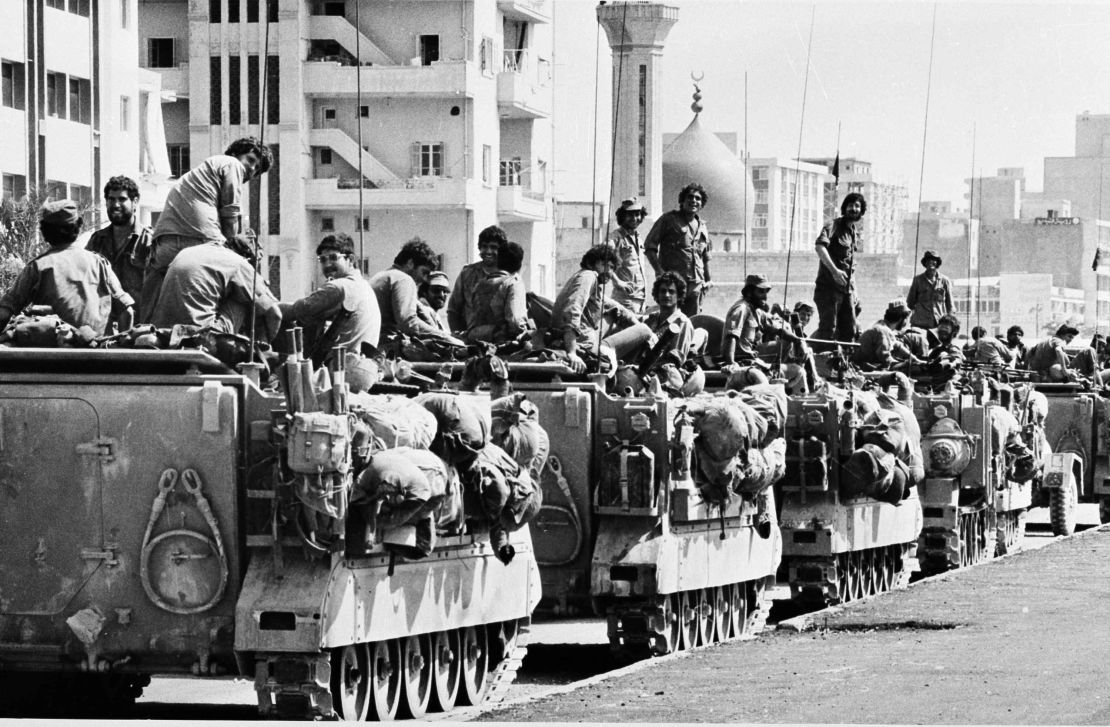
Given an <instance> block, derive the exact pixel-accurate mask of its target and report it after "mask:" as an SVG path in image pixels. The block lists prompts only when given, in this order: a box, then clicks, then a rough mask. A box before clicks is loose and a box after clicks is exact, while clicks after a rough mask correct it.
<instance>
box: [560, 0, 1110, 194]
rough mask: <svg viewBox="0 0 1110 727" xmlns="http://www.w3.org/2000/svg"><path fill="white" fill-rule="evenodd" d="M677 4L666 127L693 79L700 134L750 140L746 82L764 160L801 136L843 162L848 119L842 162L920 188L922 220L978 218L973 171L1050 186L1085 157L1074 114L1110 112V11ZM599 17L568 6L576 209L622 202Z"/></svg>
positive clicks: (806, 145) (567, 188) (823, 1)
mask: <svg viewBox="0 0 1110 727" xmlns="http://www.w3.org/2000/svg"><path fill="white" fill-rule="evenodd" d="M666 4H668V5H675V6H677V7H678V8H679V19H678V22H677V23H676V24H675V26H674V27H673V28H672V30H671V32H670V34H669V35H668V37H667V40H666V43H665V45H664V49H663V58H662V74H663V78H662V86H663V87H662V93H661V94H660V95H659V98H660V99H661V104H662V108H661V117H662V126H663V130H664V131H665V132H680V131H682V130H683V129H684V128H685V127H686V125H687V124H688V123H689V122H690V120H691V119H692V117H693V113H692V112H691V110H690V103H691V100H692V99H691V94H692V92H693V86H692V82H691V78H690V77H691V74H695V75H700V74H704V78H703V80H702V81H701V83H700V86H701V90H702V95H703V98H702V105H703V106H704V111H703V112H702V115H701V122H702V124H703V125H704V126H705V127H706V128H708V129H710V130H712V131H715V132H736V133H737V134H738V135H739V138H740V139H741V140H742V139H743V134H744V128H745V119H744V108H745V104H744V77H745V73H746V74H747V88H748V92H747V108H748V119H747V137H748V148H749V151H750V154H751V156H753V157H780V158H794V157H796V156H798V148H799V136H800V138H801V156H803V157H807V156H832V155H834V154H835V153H836V150H837V125H838V124H840V127H841V132H840V156H841V158H846V157H853V156H854V157H856V158H859V159H863V160H866V161H870V162H871V163H872V174H873V177H874V178H875V179H876V180H877V181H882V182H889V183H895V184H902V185H904V186H905V187H907V189H908V190H909V205H910V207H911V208H913V209H916V207H917V199H918V193H919V188H920V190H921V193H922V199H924V200H947V201H951V202H953V203H954V205H955V206H956V207H964V208H966V206H967V201H966V200H965V199H964V195H965V193H966V191H967V186H966V184H965V182H964V180H965V179H966V178H968V177H970V176H971V175H972V170H973V169H974V170H975V174H976V175H978V174H980V173H982V174H985V175H987V176H991V175H993V174H995V173H996V171H997V169H998V168H999V167H1024V169H1025V177H1026V180H1027V182H1026V189H1027V190H1029V191H1040V190H1041V189H1042V186H1043V185H1042V180H1043V177H1042V175H1043V167H1044V164H1043V159H1044V157H1046V156H1071V155H1072V154H1073V153H1074V145H1075V117H1076V116H1077V115H1078V114H1081V113H1083V112H1086V111H1089V112H1090V113H1092V114H1104V113H1110V94H1108V93H1107V92H1108V91H1110V52H1108V50H1110V49H1108V47H1107V46H1108V42H1107V39H1108V38H1110V4H1108V3H1106V2H1086V3H1076V2H1053V1H1050V0H1038V1H1035V2H1032V1H1026V2H1019V1H1016V0H1009V1H1003V2H986V1H977V2H976V1H968V0H961V1H960V2H938V3H935V4H934V3H932V2H921V1H919V0H885V1H882V2H837V1H833V0H818V1H817V2H815V3H814V2H794V1H792V0H776V1H774V2H766V1H753V2H745V1H743V0H670V2H667V3H666ZM595 8H596V3H595V2H592V1H590V0H555V2H554V10H553V15H554V20H553V22H554V43H555V46H554V78H555V99H554V102H555V111H554V115H553V122H554V124H555V149H554V153H553V156H554V160H553V161H554V164H553V166H554V169H555V174H556V176H555V182H554V183H555V193H556V194H557V195H558V196H559V197H561V198H562V199H566V200H588V199H590V198H591V196H592V193H593V187H594V185H595V184H596V186H597V190H598V192H597V199H599V200H604V199H607V198H608V183H609V178H608V168H609V161H608V160H609V154H610V151H609V148H610V143H609V134H610V131H609V123H608V118H609V115H610V114H611V113H612V111H611V97H610V94H611V85H612V83H611V73H612V70H611V68H612V66H611V59H612V55H611V53H610V51H609V46H608V43H607V41H606V40H605V33H604V31H602V32H601V33H600V35H599V34H598V25H597V20H596V14H595ZM934 8H935V13H936V36H935V41H934V43H933V64H932V74H931V90H929V88H930V73H929V58H930V34H931V29H932V26H933V14H934ZM811 18H812V28H813V30H812V44H810V42H809V37H810V28H811ZM807 56H808V58H809V82H808V88H806V85H807V84H806V65H807ZM599 61H600V69H601V72H600V74H599V76H600V83H595V78H596V77H598V74H597V68H598V63H599ZM595 89H597V91H598V93H597V97H598V103H597V104H596V108H597V109H598V113H597V114H596V117H597V124H596V126H597V153H596V159H597V173H596V175H595V174H594V157H595V155H594V152H593V149H594V140H595V136H594V126H595V123H594V119H595ZM803 91H804V95H805V111H804V118H803V111H802V103H803ZM927 101H928V115H927V116H926V102H927ZM926 118H927V120H928V123H927V125H926ZM923 141H924V150H925V153H924V155H923V154H922V146H923ZM973 141H974V144H973ZM741 145H742V141H741ZM973 159H974V163H973ZM919 178H923V180H924V181H923V184H920V185H919V183H918V181H919ZM595 180H596V181H595Z"/></svg>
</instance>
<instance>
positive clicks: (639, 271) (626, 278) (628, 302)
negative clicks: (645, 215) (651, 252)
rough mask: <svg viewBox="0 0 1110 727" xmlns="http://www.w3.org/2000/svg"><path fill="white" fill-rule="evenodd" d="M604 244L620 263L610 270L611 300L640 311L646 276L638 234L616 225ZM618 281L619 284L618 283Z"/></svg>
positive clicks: (645, 287) (641, 309)
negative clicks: (611, 250) (610, 249)
mask: <svg viewBox="0 0 1110 727" xmlns="http://www.w3.org/2000/svg"><path fill="white" fill-rule="evenodd" d="M606 244H608V245H609V246H610V247H612V248H613V250H615V251H616V253H617V257H618V258H619V259H620V263H619V264H618V265H617V266H616V267H615V268H613V270H612V271H611V273H612V276H613V281H614V282H613V300H615V301H617V302H618V303H620V304H621V305H623V306H624V307H625V308H628V309H629V310H630V311H632V312H633V313H640V312H641V311H643V309H644V302H645V301H646V300H647V278H646V276H645V275H644V252H643V249H642V248H641V246H640V234H639V233H638V232H637V231H636V230H632V231H628V230H626V229H624V228H623V227H617V229H615V230H613V231H612V232H610V233H609V237H608V238H607V239H606ZM618 283H619V285H618Z"/></svg>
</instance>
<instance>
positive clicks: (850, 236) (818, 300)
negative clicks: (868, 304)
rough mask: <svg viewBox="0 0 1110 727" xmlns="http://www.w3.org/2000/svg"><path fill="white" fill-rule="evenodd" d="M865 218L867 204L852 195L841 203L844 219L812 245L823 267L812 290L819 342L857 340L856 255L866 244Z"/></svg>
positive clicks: (832, 224) (826, 230)
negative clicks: (862, 226)
mask: <svg viewBox="0 0 1110 727" xmlns="http://www.w3.org/2000/svg"><path fill="white" fill-rule="evenodd" d="M865 214H867V200H865V199H864V198H863V195H862V194H860V193H859V192H851V193H849V194H848V195H847V196H846V197H844V201H843V202H841V203H840V215H841V216H840V217H837V218H836V219H835V220H833V221H832V222H830V223H829V224H827V225H825V227H824V228H823V229H822V230H821V234H820V235H819V236H818V237H817V241H816V242H815V243H814V244H813V249H814V250H815V251H816V252H817V258H818V260H820V263H821V265H820V267H819V268H818V270H817V282H816V284H815V285H814V289H813V303H814V304H815V305H816V306H817V321H818V322H817V333H816V334H815V335H816V337H817V338H819V339H823V340H826V341H854V340H855V339H856V335H857V326H856V316H857V315H858V314H859V311H858V310H857V308H858V305H859V304H858V303H857V302H856V284H855V280H854V279H853V272H854V260H855V254H856V252H857V251H858V250H859V249H860V247H861V246H862V244H863V239H862V237H863V232H862V230H861V229H860V227H861V225H860V221H861V220H862V219H863V216H864V215H865Z"/></svg>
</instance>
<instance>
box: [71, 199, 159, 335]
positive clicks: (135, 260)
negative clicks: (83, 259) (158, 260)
mask: <svg viewBox="0 0 1110 727" xmlns="http://www.w3.org/2000/svg"><path fill="white" fill-rule="evenodd" d="M152 241H153V238H152V237H151V229H150V228H149V227H147V226H146V225H143V224H141V223H140V222H139V218H138V215H134V216H133V217H132V220H131V232H130V233H128V235H127V239H125V240H124V242H123V244H122V245H119V246H117V245H116V238H115V235H114V228H113V227H112V225H108V226H107V227H102V228H100V229H99V230H97V231H96V232H94V233H93V234H92V237H90V238H89V241H88V243H87V244H86V245H85V249H86V250H88V251H89V252H95V253H97V254H98V255H103V256H104V257H105V258H107V260H108V262H109V263H111V265H112V272H114V273H115V274H116V277H117V278H119V283H120V285H121V286H122V287H123V289H124V290H125V291H127V294H128V295H130V296H131V298H132V300H135V301H138V300H139V298H140V296H141V295H142V290H143V275H144V273H145V272H146V264H147V259H148V258H149V257H150V247H151V243H152ZM135 316H136V318H138V317H141V316H142V312H141V311H140V310H136V311H135Z"/></svg>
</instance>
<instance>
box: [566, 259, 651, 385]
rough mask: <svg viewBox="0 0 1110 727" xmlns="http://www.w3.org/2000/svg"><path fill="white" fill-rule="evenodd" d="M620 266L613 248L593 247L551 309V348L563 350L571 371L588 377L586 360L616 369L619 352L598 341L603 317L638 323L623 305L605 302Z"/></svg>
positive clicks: (607, 343)
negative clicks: (607, 314)
mask: <svg viewBox="0 0 1110 727" xmlns="http://www.w3.org/2000/svg"><path fill="white" fill-rule="evenodd" d="M619 263H620V260H619V259H618V258H617V253H616V252H614V251H613V249H612V248H609V247H604V246H601V245H598V246H595V247H591V248H590V249H589V250H587V251H586V254H585V255H583V256H582V261H581V263H580V266H581V267H580V269H579V270H578V272H576V273H575V274H574V275H572V276H571V277H570V280H568V281H567V282H566V284H565V285H563V289H562V290H561V291H559V295H558V296H557V297H556V298H555V302H554V304H553V305H552V307H551V326H550V328H549V329H548V334H549V336H550V337H551V339H553V340H552V342H551V346H552V347H553V348H556V349H562V350H563V351H565V352H566V356H567V359H568V362H569V365H570V368H571V370H573V371H574V372H575V373H579V374H581V373H585V371H586V358H591V359H592V360H598V359H599V358H600V359H604V360H606V361H608V362H609V365H610V367H613V366H615V365H616V351H614V349H613V348H612V347H611V345H610V344H611V343H612V341H611V340H602V341H601V342H600V344H601V345H600V346H599V345H598V344H599V342H598V339H599V338H600V334H601V332H602V328H603V326H604V324H605V320H604V318H603V316H602V314H603V313H605V312H610V311H611V312H613V313H614V314H615V315H616V316H617V317H618V318H620V319H622V320H623V321H624V322H626V323H631V324H634V323H637V322H638V321H637V320H636V317H635V316H634V315H633V314H632V312H631V311H629V310H628V309H626V308H625V307H624V306H622V305H621V304H620V303H617V302H616V301H614V300H612V299H610V298H604V299H603V298H602V295H601V288H602V286H604V285H605V283H606V282H608V279H609V270H610V269H611V268H612V267H613V266H615V265H618V264H619ZM630 348H631V347H630Z"/></svg>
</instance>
